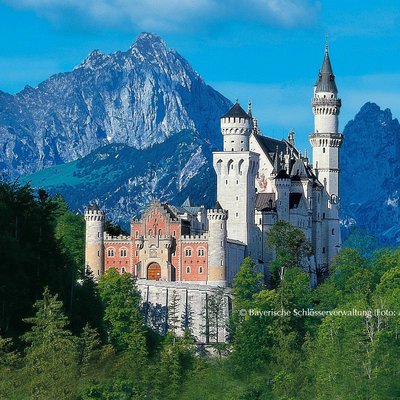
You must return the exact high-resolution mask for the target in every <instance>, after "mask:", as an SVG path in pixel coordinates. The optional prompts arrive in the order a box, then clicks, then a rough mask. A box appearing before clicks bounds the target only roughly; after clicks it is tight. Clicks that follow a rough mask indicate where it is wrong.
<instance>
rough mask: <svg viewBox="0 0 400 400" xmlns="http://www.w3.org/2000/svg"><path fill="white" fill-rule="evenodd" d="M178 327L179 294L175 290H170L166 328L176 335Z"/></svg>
mask: <svg viewBox="0 0 400 400" xmlns="http://www.w3.org/2000/svg"><path fill="white" fill-rule="evenodd" d="M178 328H179V295H178V293H177V291H176V290H174V291H173V292H172V295H171V299H170V301H169V304H168V330H169V332H171V333H172V334H173V335H174V337H176V334H177V331H178Z"/></svg>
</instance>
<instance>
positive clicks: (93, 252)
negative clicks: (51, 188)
mask: <svg viewBox="0 0 400 400" xmlns="http://www.w3.org/2000/svg"><path fill="white" fill-rule="evenodd" d="M104 220H105V213H104V211H102V210H100V208H99V206H98V205H97V204H91V205H89V206H88V207H87V208H86V209H85V221H86V242H85V270H90V271H91V272H92V273H93V276H94V278H95V279H98V278H99V276H100V275H101V274H103V273H104Z"/></svg>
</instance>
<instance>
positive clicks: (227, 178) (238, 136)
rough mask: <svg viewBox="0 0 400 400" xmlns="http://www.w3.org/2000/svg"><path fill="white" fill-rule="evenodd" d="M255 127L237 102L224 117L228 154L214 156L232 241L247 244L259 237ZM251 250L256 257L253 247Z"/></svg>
mask: <svg viewBox="0 0 400 400" xmlns="http://www.w3.org/2000/svg"><path fill="white" fill-rule="evenodd" d="M252 128H253V126H252V120H251V118H250V116H249V115H248V114H247V113H246V112H245V111H244V110H243V108H242V107H240V105H239V103H236V104H235V105H234V106H233V107H232V108H231V109H230V110H229V111H228V112H227V113H226V114H225V115H224V116H222V117H221V131H222V135H223V137H224V151H221V152H215V153H214V154H213V164H214V169H215V172H216V174H217V200H218V202H219V203H220V204H221V206H222V208H223V209H224V210H228V213H229V214H228V215H229V217H228V220H227V234H228V238H229V239H234V240H238V241H240V242H242V243H244V244H246V245H249V244H250V243H251V242H252V238H253V235H254V234H255V219H254V213H255V197H256V190H255V178H256V174H257V172H258V164H259V155H258V154H257V153H253V152H251V151H249V138H250V133H251V130H252ZM247 249H248V255H252V253H253V251H252V249H251V246H248V248H247Z"/></svg>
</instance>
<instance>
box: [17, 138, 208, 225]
mask: <svg viewBox="0 0 400 400" xmlns="http://www.w3.org/2000/svg"><path fill="white" fill-rule="evenodd" d="M211 157H212V154H211V148H210V145H209V143H207V142H206V141H205V140H204V139H201V138H200V137H199V136H198V135H197V134H196V133H194V132H192V131H182V132H179V134H176V135H172V136H171V137H170V138H168V139H167V140H166V141H165V142H163V143H160V144H155V145H154V146H152V147H150V148H148V149H146V150H139V149H135V148H133V147H129V146H127V145H123V144H110V145H107V146H104V147H101V148H99V149H97V150H95V151H94V152H92V153H91V154H89V155H87V156H85V157H83V158H81V159H79V160H76V161H72V162H70V163H66V164H63V165H58V166H54V167H51V168H47V169H43V170H41V171H38V172H36V173H34V174H32V175H29V176H25V177H22V178H21V183H26V182H30V183H31V185H32V186H33V187H45V188H46V190H47V191H48V192H49V193H50V194H53V195H54V194H56V193H61V194H62V195H63V196H64V198H65V200H66V201H67V203H68V204H69V206H70V207H71V208H72V209H74V210H80V211H83V207H84V206H85V205H86V204H88V203H89V202H90V201H93V200H98V201H99V203H100V204H101V206H102V207H103V208H104V209H105V211H106V212H107V218H108V219H110V220H113V221H115V222H119V223H120V224H121V225H122V226H123V227H124V228H125V229H127V228H128V224H129V221H130V220H131V218H132V217H134V216H140V215H141V213H142V212H143V210H144V209H145V208H147V207H148V205H149V203H150V202H151V200H153V199H159V200H161V201H167V202H171V203H173V204H177V205H179V204H182V203H183V202H184V201H185V199H186V198H187V197H189V196H195V197H196V198H195V203H196V205H201V204H204V205H206V206H208V207H210V206H211V205H212V204H213V203H215V193H216V177H215V174H214V172H213V170H212V165H211V162H210V159H211Z"/></svg>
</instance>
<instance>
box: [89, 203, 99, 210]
mask: <svg viewBox="0 0 400 400" xmlns="http://www.w3.org/2000/svg"><path fill="white" fill-rule="evenodd" d="M87 210H88V211H100V207H99V206H98V204H96V203H91V204H89V205H88V206H87Z"/></svg>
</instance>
